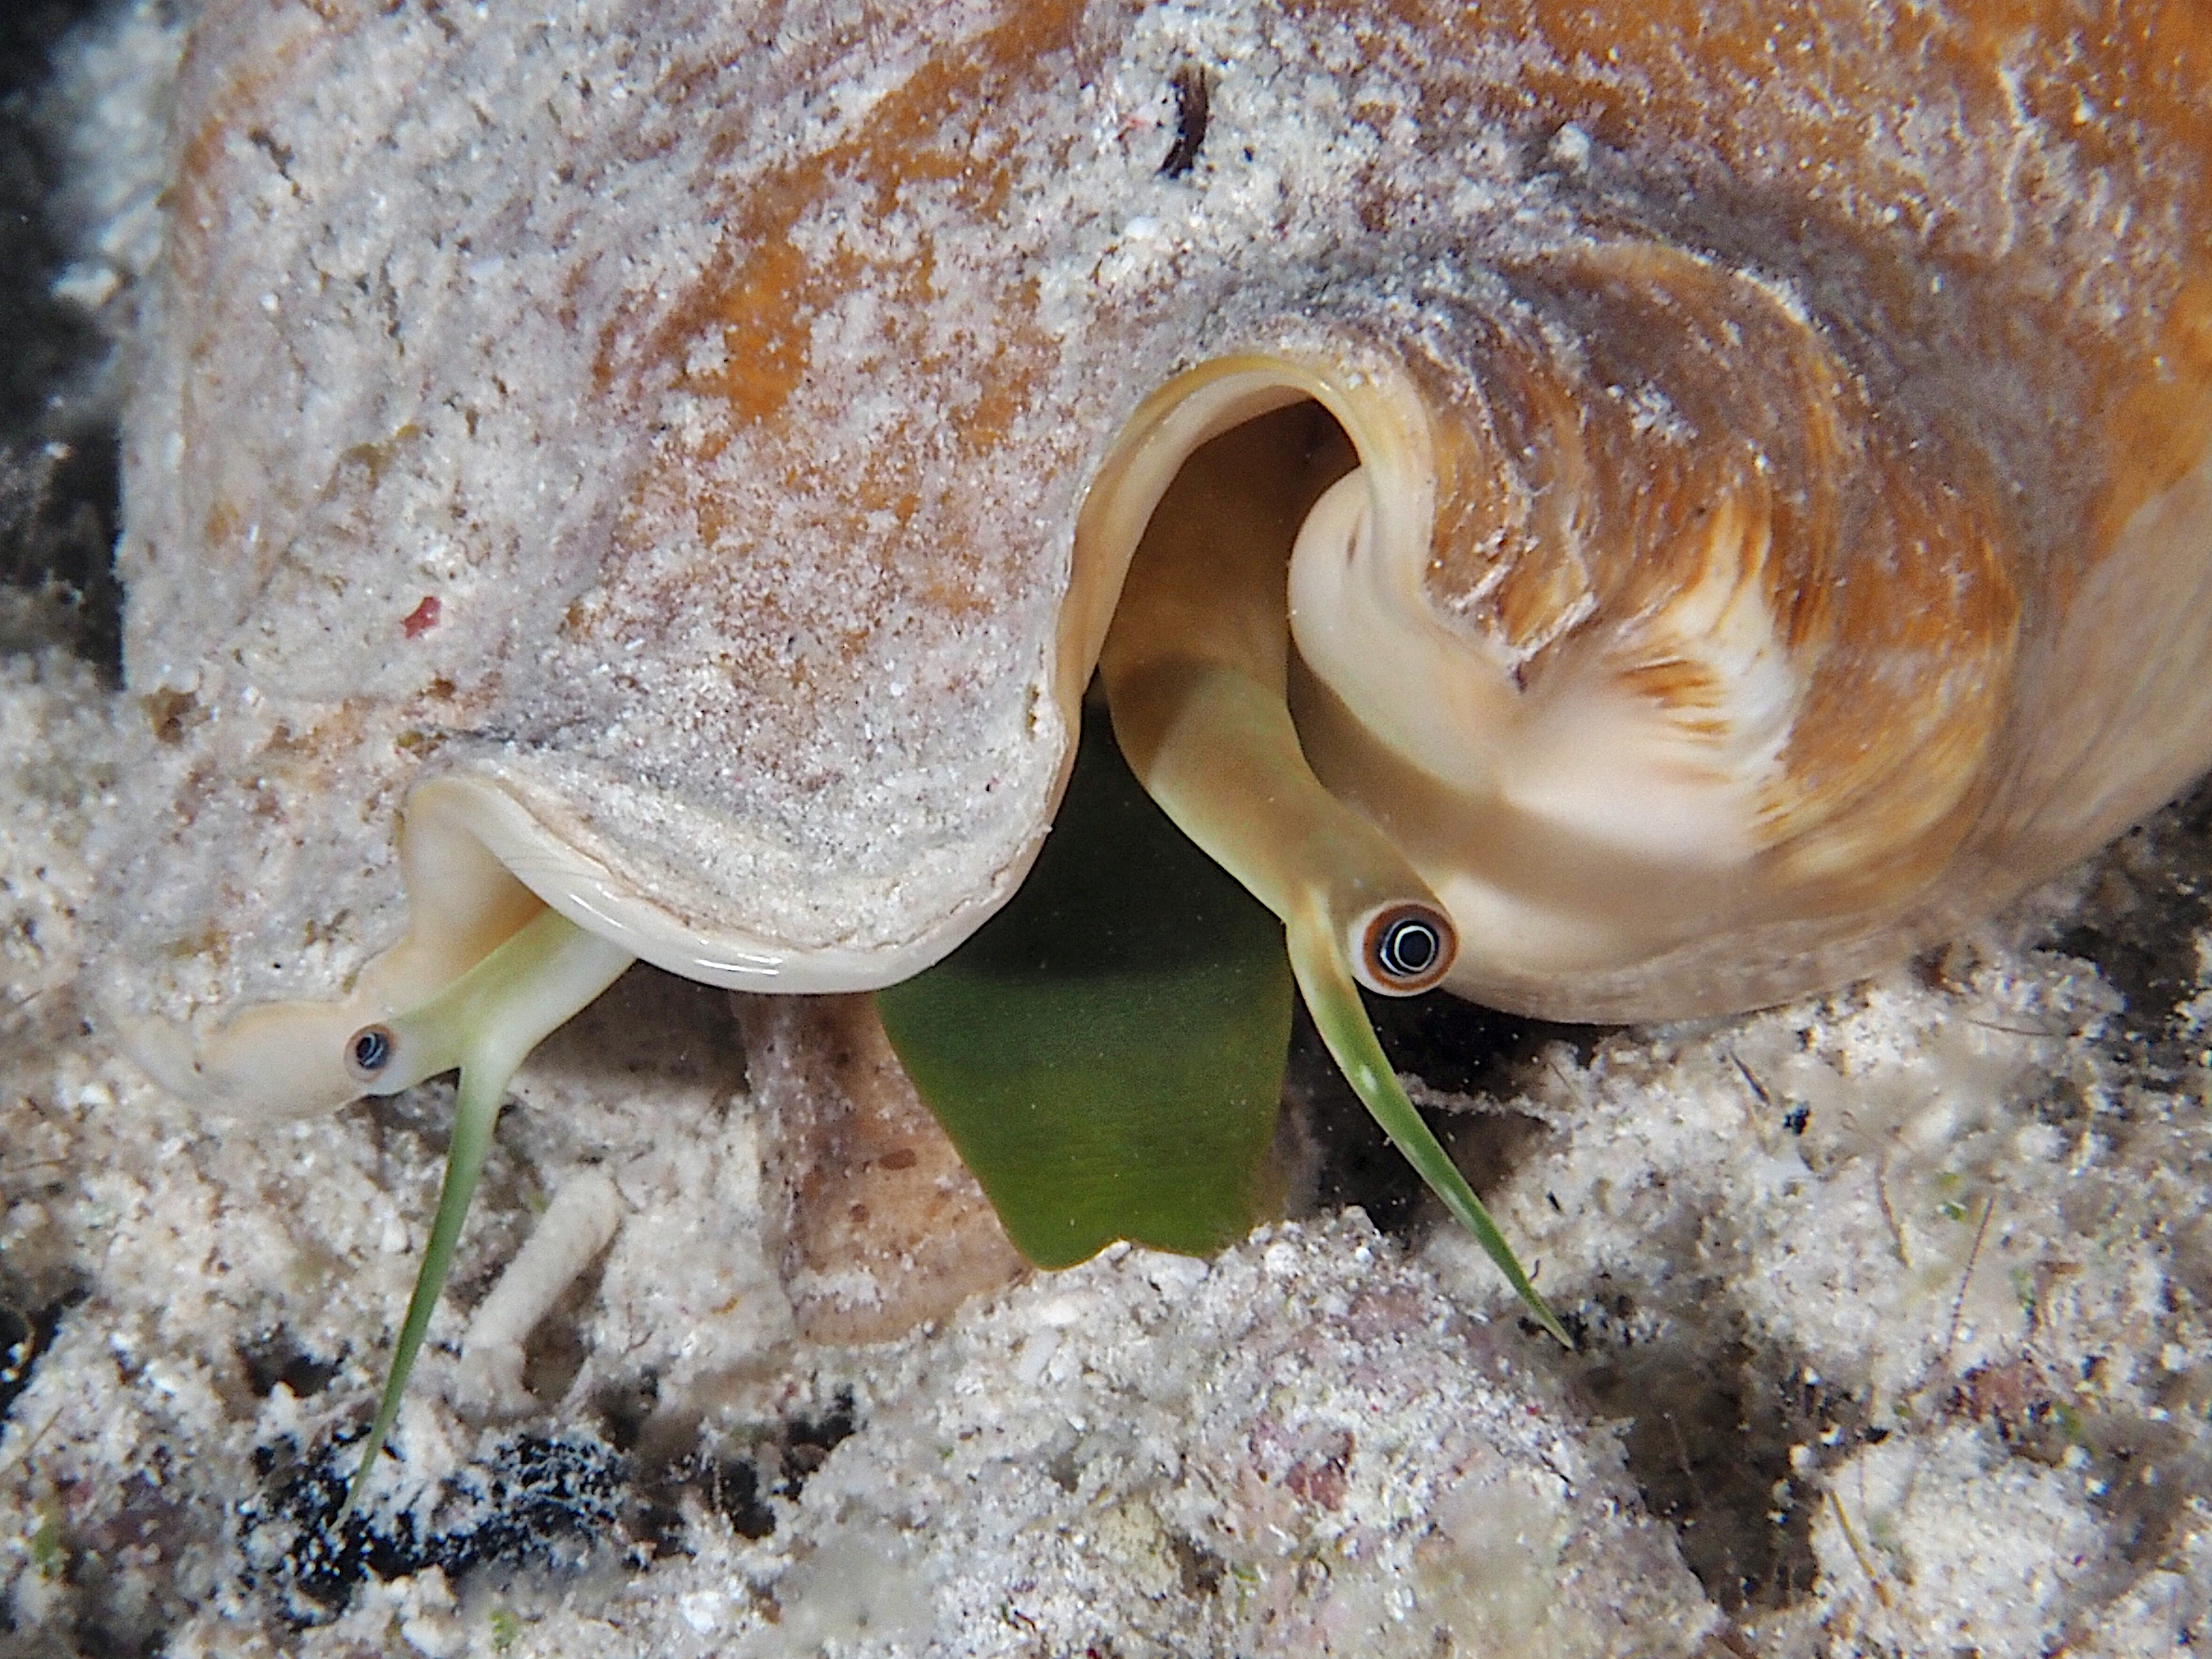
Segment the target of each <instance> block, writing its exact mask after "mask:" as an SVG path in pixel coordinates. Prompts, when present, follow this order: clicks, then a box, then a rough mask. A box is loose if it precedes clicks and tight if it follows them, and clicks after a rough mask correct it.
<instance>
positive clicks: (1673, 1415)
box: [1562, 1293, 1887, 1614]
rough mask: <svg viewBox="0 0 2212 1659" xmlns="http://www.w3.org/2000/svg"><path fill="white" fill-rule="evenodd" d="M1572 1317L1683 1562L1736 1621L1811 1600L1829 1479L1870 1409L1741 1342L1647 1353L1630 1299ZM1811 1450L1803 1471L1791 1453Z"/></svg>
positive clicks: (1598, 1396) (1592, 1377)
mask: <svg viewBox="0 0 2212 1659" xmlns="http://www.w3.org/2000/svg"><path fill="white" fill-rule="evenodd" d="M1616 1301H1617V1302H1618V1303H1619V1304H1621V1305H1618V1306H1613V1307H1608V1306H1606V1305H1605V1304H1604V1300H1603V1298H1602V1297H1600V1298H1597V1299H1596V1300H1595V1301H1593V1302H1592V1303H1590V1304H1588V1305H1586V1307H1585V1308H1583V1309H1582V1310H1578V1311H1577V1312H1575V1313H1564V1312H1563V1313H1562V1318H1563V1319H1564V1320H1565V1322H1566V1323H1567V1324H1568V1326H1569V1328H1570V1329H1571V1330H1572V1331H1573V1335H1574V1337H1575V1340H1576V1341H1577V1342H1578V1343H1580V1344H1582V1345H1583V1350H1584V1356H1585V1357H1584V1360H1583V1362H1582V1363H1581V1366H1580V1371H1581V1376H1580V1379H1579V1380H1580V1383H1581V1387H1582V1389H1583V1390H1584V1392H1585V1393H1586V1395H1587V1398H1588V1400H1589V1402H1590V1405H1591V1408H1592V1410H1593V1411H1594V1412H1596V1413H1597V1414H1598V1415H1600V1416H1611V1417H1619V1418H1626V1420H1627V1430H1626V1435H1625V1436H1624V1449H1625V1450H1626V1453H1627V1458H1628V1469H1629V1473H1630V1474H1631V1475H1632V1476H1633V1477H1634V1478H1635V1481H1636V1483H1637V1487H1638V1489H1639V1491H1640V1492H1641V1493H1642V1494H1643V1500H1644V1505H1645V1507H1646V1508H1648V1509H1649V1510H1650V1511H1651V1512H1652V1515H1654V1516H1655V1517H1657V1518H1658V1519H1659V1520H1661V1521H1666V1523H1667V1524H1668V1525H1669V1526H1671V1527H1672V1528H1673V1529H1674V1531H1675V1535H1676V1538H1677V1540H1678V1541H1679V1545H1680V1547H1681V1551H1682V1559H1683V1560H1684V1561H1685V1562H1687V1563H1688V1564H1689V1567H1690V1570H1691V1571H1692V1573H1695V1574H1696V1575H1697V1578H1698V1582H1699V1583H1700V1584H1702V1585H1704V1586H1705V1592H1706V1594H1708V1595H1710V1596H1711V1597H1712V1598H1713V1600H1715V1601H1717V1602H1718V1603H1719V1605H1720V1606H1721V1608H1722V1609H1723V1610H1724V1611H1726V1612H1727V1613H1731V1614H1736V1613H1745V1612H1746V1611H1748V1612H1752V1613H1768V1612H1772V1611H1774V1610H1776V1609H1779V1608H1784V1607H1788V1606H1790V1605H1792V1604H1794V1603H1796V1602H1797V1601H1799V1600H1803V1599H1804V1598H1805V1597H1806V1596H1807V1595H1809V1594H1810V1593H1811V1590H1812V1587H1813V1585H1814V1582H1815V1581H1816V1580H1817V1579H1818V1577H1819V1575H1820V1562H1819V1559H1818V1558H1817V1557H1816V1556H1815V1555H1814V1554H1813V1549H1812V1524H1813V1521H1814V1520H1815V1519H1816V1518H1817V1517H1818V1515H1819V1512H1820V1505H1821V1503H1822V1501H1823V1499H1824V1494H1825V1493H1826V1490H1827V1488H1826V1485H1825V1483H1824V1479H1823V1475H1824V1470H1826V1469H1827V1468H1832V1467H1833V1466H1835V1465H1836V1464H1837V1463H1839V1462H1841V1461H1842V1460H1843V1459H1844V1458H1845V1457H1847V1456H1849V1455H1850V1453H1851V1452H1852V1451H1853V1450H1854V1449H1855V1448H1857V1447H1858V1446H1860V1445H1863V1444H1865V1443H1867V1442H1873V1441H1879V1440H1881V1439H1883V1438H1885V1436H1886V1434H1887V1431H1886V1430H1883V1429H1869V1428H1868V1427H1867V1424H1866V1413H1865V1407H1864V1403H1863V1402H1862V1401H1860V1400H1859V1399H1857V1398H1856V1397H1855V1396H1853V1395H1850V1394H1849V1393H1845V1392H1843V1391H1841V1390H1838V1389H1832V1388H1831V1387H1829V1386H1828V1385H1827V1384H1825V1383H1823V1382H1820V1381H1818V1380H1809V1378H1808V1374H1807V1371H1806V1367H1805V1365H1804V1364H1803V1363H1802V1361H1801V1360H1800V1359H1798V1358H1797V1356H1795V1355H1792V1354H1789V1353H1787V1352H1784V1351H1780V1350H1763V1351H1762V1350H1757V1349H1754V1348H1753V1347H1751V1346H1750V1345H1748V1344H1747V1343H1745V1342H1743V1341H1740V1340H1739V1341H1731V1342H1727V1343H1724V1344H1722V1345H1720V1346H1718V1348H1715V1347H1710V1346H1705V1345H1697V1344H1692V1343H1690V1342H1686V1341H1679V1340H1671V1339H1668V1340H1660V1341H1656V1342H1651V1343H1646V1344H1640V1345H1639V1344H1637V1343H1634V1342H1633V1341H1631V1340H1630V1339H1628V1338H1627V1337H1626V1335H1625V1331H1626V1326H1627V1324H1628V1323H1629V1322H1630V1321H1631V1320H1632V1319H1633V1317H1634V1315H1635V1313H1636V1310H1635V1309H1634V1308H1633V1307H1632V1306H1629V1305H1626V1304H1627V1302H1628V1298H1627V1297H1626V1293H1623V1294H1622V1295H1621V1296H1620V1297H1617V1298H1616ZM1797 1446H1803V1447H1805V1448H1807V1453H1808V1455H1809V1456H1808V1458H1807V1459H1806V1460H1804V1461H1802V1463H1801V1465H1793V1463H1792V1461H1791V1455H1790V1454H1791V1449H1792V1448H1793V1447H1797Z"/></svg>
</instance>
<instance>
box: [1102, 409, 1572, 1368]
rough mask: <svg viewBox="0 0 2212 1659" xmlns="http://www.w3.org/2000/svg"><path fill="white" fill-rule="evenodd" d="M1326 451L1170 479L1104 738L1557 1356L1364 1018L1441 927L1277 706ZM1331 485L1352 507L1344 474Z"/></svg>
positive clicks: (1136, 585)
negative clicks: (1319, 773)
mask: <svg viewBox="0 0 2212 1659" xmlns="http://www.w3.org/2000/svg"><path fill="white" fill-rule="evenodd" d="M1341 445H1342V434H1341V432H1340V431H1339V430H1338V429H1337V428H1336V427H1335V426H1334V425H1333V424H1332V423H1331V422H1330V421H1329V420H1328V418H1327V416H1326V415H1325V414H1324V413H1323V409H1322V406H1321V405H1320V404H1318V403H1313V402H1298V403H1294V404H1291V405H1290V406H1288V407H1285V408H1282V409H1277V410H1273V411H1271V412H1268V413H1264V414H1261V415H1257V416H1255V417H1254V418H1252V419H1249V420H1246V421H1244V422H1243V423H1242V424H1239V425H1237V426H1234V427H1232V428H1230V429H1229V430H1228V431H1226V432H1223V433H1222V434H1220V435H1219V436H1217V437H1215V438H1213V439H1212V440H1211V441H1210V442H1207V443H1205V445H1204V446H1202V447H1201V448H1200V449H1198V450H1197V451H1196V452H1195V453H1194V454H1192V458H1191V461H1190V463H1189V464H1188V465H1187V466H1185V467H1183V468H1182V469H1181V470H1180V471H1178V474H1177V475H1176V477H1175V479H1174V481H1173V482H1172V483H1170V484H1169V485H1168V487H1167V489H1166V491H1165V494H1163V495H1162V497H1161V498H1160V501H1159V505H1158V507H1157V508H1156V509H1155V511H1154V513H1153V515H1152V520H1151V523H1150V527H1149V528H1148V530H1147V532H1146V533H1145V535H1144V538H1143V540H1142V542H1141V543H1140V544H1139V546H1138V549H1137V553H1136V556H1135V558H1134V559H1133V560H1132V561H1131V563H1130V567H1129V574H1128V580H1127V582H1126V585H1125V586H1124V587H1123V589H1122V596H1121V606H1120V608H1119V610H1117V612H1115V616H1114V624H1113V630H1112V631H1111V632H1109V633H1108V635H1107V637H1106V643H1105V649H1104V651H1103V652H1102V653H1101V654H1100V656H1099V674H1100V676H1101V678H1103V680H1104V681H1105V686H1106V700H1107V705H1108V707H1109V708H1110V709H1112V711H1113V724H1114V735H1115V737H1116V739H1117V740H1118V741H1119V743H1120V744H1121V747H1122V752H1123V754H1124V755H1125V756H1126V757H1128V761H1129V766H1130V770H1133V771H1134V772H1135V773H1136V775H1137V777H1138V780H1139V782H1140V783H1143V785H1144V787H1145V789H1146V790H1147V792H1148V793H1150V794H1151V796H1152V798H1153V799H1154V800H1156V801H1158V802H1159V803H1160V806H1161V808H1162V809H1163V810H1165V812H1166V813H1167V815H1168V816H1169V817H1170V818H1172V819H1173V820H1175V823H1176V824H1177V826H1178V828H1179V829H1181V830H1182V831H1183V833H1184V834H1185V835H1187V836H1190V837H1191V838H1192V840H1193V841H1195V842H1196V843H1197V844H1198V845H1199V846H1200V847H1201V848H1203V849H1205V851H1206V852H1207V854H1209V855H1210V856H1211V857H1213V858H1214V859H1215V860H1217V861H1218V862H1219V863H1220V864H1221V866H1222V867H1223V868H1224V869H1226V870H1228V871H1230V872H1231V874H1232V875H1234V876H1236V878H1237V879H1238V880H1239V881H1241V882H1243V883H1244V886H1245V887H1246V888H1247V889H1249V890H1250V891H1251V892H1252V894H1253V896H1254V897H1256V898H1257V899H1258V900H1259V901H1260V902H1262V903H1263V904H1265V905H1266V906H1267V907H1268V908H1269V909H1270V910H1271V911H1272V912H1274V914H1275V915H1276V916H1277V917H1279V918H1280V919H1281V921H1282V923H1283V926H1284V935H1285V938H1286V941H1287V942H1288V945H1289V951H1290V961H1291V968H1292V972H1293V973H1294V975H1295V976H1296V978H1297V984H1298V990H1299V993H1300V994H1302V995H1303V996H1304V998H1305V1001H1306V1007H1307V1009H1308V1011H1309V1012H1310V1013H1311V1014H1312V1016H1313V1021H1314V1025H1315V1028H1316V1029H1317V1030H1318V1031H1319V1032H1320V1033H1321V1036H1322V1040H1323V1043H1325V1044H1326V1045H1327V1047H1328V1049H1329V1052H1330V1053H1331V1055H1332V1056H1334V1057H1335V1059H1336V1063H1337V1065H1338V1066H1339V1067H1340V1068H1341V1069H1342V1071H1343V1073H1344V1075H1345V1078H1346V1079H1347V1081H1349V1082H1350V1084H1351V1086H1352V1088H1353V1090H1354V1092H1356V1093H1357V1094H1358V1095H1359V1097H1360V1099H1361V1101H1362V1102H1363V1104H1364V1105H1365V1106H1366V1108H1367V1110H1368V1112H1369V1113H1371V1114H1372V1115H1373V1116H1374V1118H1375V1120H1376V1123H1377V1124H1379V1125H1380V1126H1382V1128H1383V1131H1384V1133H1385V1134H1387V1135H1388V1136H1389V1138H1390V1140H1391V1142H1392V1144H1394V1145H1395V1146H1396V1147H1397V1148H1398V1149H1399V1151H1400V1152H1402V1154H1403V1155H1404V1156H1405V1157H1406V1159H1407V1160H1408V1162H1410V1163H1411V1164H1412V1165H1414V1167H1415V1170H1417V1171H1418V1172H1419V1174H1420V1176H1421V1178H1422V1179H1423V1180H1425V1181H1426V1182H1428V1184H1429V1189H1430V1190H1431V1191H1432V1192H1435V1193H1436V1195H1437V1196H1438V1197H1439V1198H1440V1199H1442V1201H1443V1204H1444V1205H1445V1207H1446V1208H1447V1209H1449V1210H1450V1211H1451V1213H1452V1215H1453V1216H1454V1218H1455V1219H1457V1220H1458V1221H1459V1222H1460V1223H1461V1224H1462V1225H1463V1226H1465V1227H1466V1228H1467V1229H1468V1231H1470V1232H1472V1233H1473V1234H1474V1235H1475V1237H1476V1239H1477V1240H1478V1241H1480V1243H1481V1245H1482V1248H1483V1249H1484V1251H1485V1252H1487V1253H1488V1255H1489V1256H1490V1257H1491V1259H1492V1260H1493V1261H1494V1262H1495V1263H1496V1265H1497V1267H1498V1268H1499V1270H1500V1271H1502V1272H1504V1274H1505V1275H1506V1277H1507V1279H1508V1282H1509V1283H1510V1284H1512V1286H1513V1288H1514V1290H1515V1292H1516V1293H1518V1294H1519V1296H1520V1297H1521V1300H1522V1301H1523V1302H1524V1303H1525V1304H1526V1305H1527V1307H1528V1308H1529V1310H1530V1311H1531V1312H1533V1313H1534V1315H1535V1317H1536V1319H1537V1320H1538V1321H1539V1323H1542V1324H1543V1326H1544V1327H1545V1329H1546V1330H1547V1331H1549V1332H1551V1334H1552V1335H1553V1336H1556V1337H1558V1338H1559V1340H1560V1341H1561V1342H1562V1343H1566V1342H1568V1337H1567V1335H1566V1332H1565V1331H1564V1330H1563V1329H1562V1328H1561V1327H1560V1323H1559V1321H1558V1320H1557V1319H1556V1318H1555V1317H1554V1316H1553V1315H1552V1313H1551V1310H1549V1309H1548V1308H1547V1307H1546V1306H1545V1304H1544V1300H1543V1298H1542V1297H1539V1296H1538V1295H1537V1294H1536V1291H1535V1287H1534V1285H1533V1284H1530V1282H1529V1279H1528V1276H1527V1274H1526V1273H1525V1272H1524V1271H1522V1269H1521V1264H1520V1262H1519V1261H1518V1260H1517V1259H1516V1258H1515V1257H1514V1255H1513V1252H1512V1249H1511V1247H1510V1246H1508V1244H1507V1243H1506V1241H1505V1239H1504V1237H1503V1235H1501V1234H1500V1233H1499V1231H1498V1230H1497V1227H1496V1225H1495V1224H1494V1222H1493V1221H1492V1220H1491V1218H1490V1215H1489V1213H1488V1212H1487V1211H1486V1210H1485V1209H1484V1208H1483V1207H1482V1204H1481V1200H1480V1199H1478V1198H1477V1197H1476V1196H1475V1194H1474V1192H1473V1190H1472V1189H1471V1188H1470V1187H1469V1186H1468V1183H1467V1178H1466V1177H1465V1176H1463V1175H1461V1174H1460V1172H1459V1170H1458V1167H1457V1166H1456V1165H1454V1164H1453V1163H1452V1161H1451V1159H1450V1157H1449V1156H1447V1155H1446V1153H1445V1152H1444V1151H1443V1149H1442V1147H1441V1146H1440V1145H1439V1144H1438V1143H1437V1140H1436V1138H1435V1136H1434V1135H1433V1134H1431V1133H1430V1131H1429V1126H1427V1125H1426V1124H1425V1123H1423V1122H1422V1121H1421V1117H1420V1114H1419V1113H1417V1112H1415V1110H1414V1106H1413V1103H1412V1101H1410V1100H1409V1099H1407V1098H1406V1095H1405V1091H1404V1088H1403V1086H1402V1085H1400V1083H1399V1082H1398V1079H1397V1074H1396V1073H1394V1072H1393V1071H1392V1070H1391V1068H1390V1065H1389V1060H1387V1059H1386V1058H1385V1057H1384V1055H1383V1052H1382V1048H1381V1046H1380V1045H1379V1044H1378V1043H1377V1042H1376V1037H1375V1031H1374V1028H1373V1026H1372V1025H1370V1024H1369V1022H1368V1020H1367V1017H1366V1013H1365V1011H1364V1010H1363V1008H1362V1007H1360V1000H1359V992H1358V989H1357V984H1356V982H1355V970H1354V968H1353V965H1354V964H1355V963H1357V964H1359V965H1360V967H1361V971H1360V974H1359V977H1361V978H1369V979H1370V982H1371V984H1372V986H1373V988H1375V989H1378V990H1382V991H1385V992H1390V993H1397V994H1406V993H1410V992H1412V991H1418V990H1422V989H1426V988H1427V986H1428V985H1432V984H1434V983H1436V982H1437V981H1439V980H1441V979H1442V977H1443V971H1444V969H1445V968H1448V967H1449V965H1450V952H1449V949H1448V948H1447V945H1448V941H1449V940H1450V939H1451V937H1452V924H1451V920H1450V916H1449V914H1448V913H1447V912H1446V911H1445V910H1444V908H1443V906H1442V904H1441V903H1440V902H1438V901H1437V898H1436V896H1435V894H1434V893H1433V892H1431V891H1430V890H1429V886H1428V884H1427V883H1426V882H1425V881H1423V880H1422V878H1421V877H1420V876H1419V875H1417V874H1416V873H1415V871H1414V869H1413V867H1412V866H1411V865H1410V864H1408V863H1407V862H1406V861H1405V859H1404V858H1403V857H1402V855H1401V854H1400V853H1399V851H1398V850H1397V849H1396V848H1395V847H1393V846H1392V845H1391V844H1390V842H1389V839H1388V838H1387V837H1386V836H1384V835H1383V834H1382V832H1381V831H1380V830H1378V829H1376V826H1375V825H1374V824H1373V823H1370V822H1369V821H1368V820H1366V819H1365V818H1363V817H1362V816H1361V815H1360V814H1359V813H1358V812H1356V811H1354V810H1351V809H1350V808H1348V807H1346V806H1344V805H1343V804H1342V803H1340V802H1339V801H1337V800H1336V797H1333V796H1332V795H1330V794H1329V792H1328V791H1327V790H1326V789H1324V788H1323V786H1322V784H1321V783H1320V781H1319V780H1318V779H1316V778H1315V777H1314V775H1313V771H1312V769H1311V768H1310V767H1309V766H1308V765H1307V763H1306V758H1305V754H1304V751H1303V749H1302V748H1301V746H1300V744H1299V739H1298V733H1297V728H1296V726H1295V725H1294V724H1293V722H1292V719H1291V715H1290V709H1289V704H1288V702H1287V700H1286V692H1287V687H1288V683H1289V653H1290V619H1289V597H1288V585H1287V584H1288V556H1289V553H1290V549H1291V546H1292V544H1293V542H1294V540H1295V539H1296V537H1297V531H1298V526H1299V524H1300V523H1301V521H1302V520H1303V519H1304V517H1305V515H1306V513H1307V512H1308V511H1309V510H1310V508H1311V507H1312V505H1313V503H1314V501H1315V500H1316V499H1317V498H1318V497H1319V496H1320V494H1321V493H1322V491H1323V488H1324V487H1326V486H1328V485H1329V484H1330V483H1331V480H1332V475H1333V473H1334V472H1336V470H1339V469H1341V468H1342V467H1343V465H1344V462H1345V459H1346V457H1345V456H1344V454H1343V453H1342V447H1341ZM1347 481H1350V482H1352V483H1353V485H1354V487H1355V488H1356V487H1359V482H1360V480H1359V474H1358V473H1357V472H1356V471H1354V472H1352V473H1350V474H1348V475H1347ZM1336 487H1337V488H1342V487H1343V486H1342V484H1338V485H1337V486H1336ZM1378 939H1379V940H1380V941H1386V947H1385V948H1378V945H1377V943H1376V941H1377V940H1378ZM1388 941H1396V942H1395V943H1389V942H1388ZM1414 941H1425V943H1424V944H1418V945H1417V944H1415V942H1414ZM1386 948H1388V949H1403V950H1406V951H1409V952H1412V951H1415V950H1418V952H1419V959H1418V961H1417V964H1411V965H1409V966H1410V971H1409V972H1408V973H1406V974H1405V975H1404V976H1403V977H1404V979H1405V980H1407V981H1411V982H1410V983H1405V984H1400V983H1394V982H1393V980H1392V978H1390V977H1385V976H1384V975H1376V974H1373V970H1372V969H1371V968H1369V966H1368V965H1369V962H1370V958H1371V957H1373V958H1376V960H1378V961H1380V962H1383V963H1385V964H1386V965H1387V963H1388V961H1389V957H1388V956H1387V955H1386ZM1569 1346H1572V1344H1571V1343H1569Z"/></svg>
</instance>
